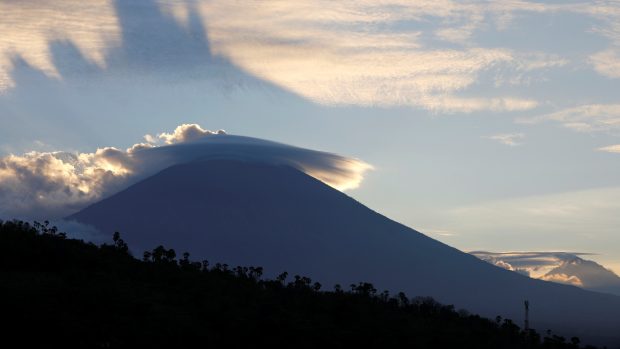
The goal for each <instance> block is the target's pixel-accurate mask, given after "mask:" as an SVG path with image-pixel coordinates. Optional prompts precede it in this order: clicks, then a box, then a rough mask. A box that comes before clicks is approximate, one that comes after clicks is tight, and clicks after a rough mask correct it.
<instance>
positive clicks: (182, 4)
mask: <svg viewBox="0 0 620 349" xmlns="http://www.w3.org/2000/svg"><path fill="white" fill-rule="evenodd" d="M160 6H161V8H162V11H164V12H165V13H168V14H169V15H170V16H171V17H173V18H175V20H177V21H178V22H179V23H180V24H181V25H183V26H187V25H188V23H189V14H190V13H199V14H200V16H201V17H202V19H203V22H204V25H205V27H206V29H207V31H206V33H207V35H208V37H209V41H210V43H211V45H212V48H213V52H214V53H215V54H216V55H220V56H224V57H226V58H228V59H230V60H231V61H232V62H233V63H235V64H236V65H237V66H239V67H241V68H243V69H244V70H246V71H248V72H250V73H251V74H253V75H255V76H258V77H260V78H262V79H265V80H267V81H270V82H273V83H275V84H276V85H278V86H280V87H283V88H285V89H287V90H289V91H292V92H295V93H297V94H299V95H300V96H303V97H305V98H308V99H310V100H313V101H315V102H318V103H322V104H335V105H362V106H415V107H420V108H424V109H427V110H431V111H435V112H447V113H451V112H473V111H480V110H490V111H517V110H528V109H532V108H535V107H536V106H537V105H538V101H536V100H535V99H534V98H528V97H523V96H519V95H514V94H512V93H511V94H505V95H497V96H488V95H478V96H476V95H468V96H462V95H460V92H463V91H465V90H467V89H469V88H471V87H473V86H475V85H477V84H479V83H480V79H481V76H482V75H483V74H486V73H488V72H490V71H504V72H505V73H506V74H509V75H510V74H513V73H514V74H515V75H517V76H518V77H519V78H518V79H517V78H510V77H507V78H506V79H507V81H513V82H514V81H517V80H523V79H525V78H524V77H523V75H527V74H528V72H530V71H532V70H537V69H549V68H552V67H558V66H562V65H564V64H565V63H566V60H565V59H564V58H559V57H557V56H554V55H549V54H544V53H540V52H538V53H536V52H533V53H528V52H523V51H522V50H520V51H514V50H511V49H510V48H502V47H499V48H492V47H484V46H482V45H476V44H475V41H471V40H470V39H471V38H472V35H473V33H474V32H475V31H476V30H479V29H480V28H485V29H488V27H489V25H490V26H500V22H501V25H502V26H504V27H505V26H507V25H508V23H509V22H510V17H511V16H510V15H509V14H511V13H512V12H517V11H519V12H522V11H526V12H527V11H530V12H531V11H533V12H544V11H552V10H555V7H553V6H546V5H542V4H534V3H527V2H512V3H510V4H489V3H487V2H484V3H483V2H468V3H462V2H455V1H435V2H433V1H420V2H418V1H416V2H409V1H400V0H392V1H387V2H381V3H376V2H371V1H344V2H339V3H337V4H336V3H333V2H327V1H299V2H263V3H260V4H257V3H247V2H207V1H200V0H187V1H183V0H181V1H176V2H169V1H160ZM500 18H501V19H500ZM437 19H439V20H437ZM403 23H406V25H401V24H403ZM429 24H430V27H429V28H425V26H426V27H428V26H429ZM393 26H399V29H398V30H393V29H386V28H390V27H393ZM433 32H434V36H435V37H436V38H438V39H439V40H444V41H448V42H453V43H457V44H458V45H459V46H458V47H452V48H440V47H434V46H433V45H429V43H428V40H426V39H422V38H421V37H423V36H427V35H428V34H429V33H433ZM439 46H441V45H439ZM536 55H537V57H534V56H536ZM534 58H535V59H534Z"/></svg>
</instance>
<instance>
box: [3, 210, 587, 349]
mask: <svg viewBox="0 0 620 349" xmlns="http://www.w3.org/2000/svg"><path fill="white" fill-rule="evenodd" d="M0 252H1V253H0V306H1V307H2V309H3V316H4V318H5V319H10V321H8V322H6V323H5V324H4V325H3V328H2V330H3V336H2V340H3V342H5V343H19V344H20V346H22V347H63V348H74V347H75V348H77V347H79V348H94V347H105V348H120V347H134V348H136V347H151V348H160V347H205V346H207V347H208V346H216V347H249V346H253V347H256V346H263V345H268V346H269V347H284V346H286V347H294V348H297V347H298V348H311V347H312V348H313V347H317V346H325V347H343V348H344V347H347V348H348V347H354V346H357V347H368V346H376V347H382V348H405V347H407V348H411V347H415V348H494V349H497V348H577V347H578V345H577V344H578V342H579V340H578V339H577V338H572V339H571V340H566V339H564V338H562V337H559V336H555V335H547V336H546V337H545V338H543V339H541V338H540V335H539V334H537V333H536V332H535V331H530V332H529V333H528V334H527V335H526V334H525V333H524V332H522V331H521V330H520V329H519V327H518V326H516V325H515V324H514V323H513V322H512V321H510V320H502V319H500V318H498V319H496V320H494V321H491V320H487V319H484V318H481V317H479V316H477V315H470V314H469V313H467V312H466V311H459V312H456V311H455V310H454V308H453V307H451V306H445V305H440V304H439V303H437V302H435V301H433V300H432V299H430V298H415V299H410V298H408V297H407V296H406V295H404V294H398V295H395V296H390V295H389V294H387V293H378V292H377V291H376V290H375V289H374V287H373V286H372V285H371V284H368V283H357V284H355V285H351V287H350V290H351V291H345V290H343V289H341V288H336V289H334V290H326V291H323V290H322V288H321V285H320V284H318V283H315V282H313V281H312V280H310V279H308V278H306V277H300V276H287V275H286V274H285V273H283V274H281V275H280V276H279V277H278V278H277V279H275V280H269V279H264V278H262V276H261V275H262V268H260V267H248V268H242V267H236V268H232V267H229V266H226V265H221V264H214V265H213V264H209V263H208V261H206V260H205V261H202V262H192V261H191V260H190V259H189V256H188V255H184V256H183V257H182V258H178V259H177V258H176V253H175V251H174V250H170V249H166V248H164V247H162V246H160V247H157V248H155V249H154V250H152V251H150V252H148V253H145V254H144V258H143V260H142V261H141V260H138V259H135V258H133V257H132V256H131V255H130V254H129V253H128V246H127V244H126V243H125V242H124V241H123V240H122V239H121V238H120V237H119V236H118V235H115V236H114V243H113V244H112V245H106V244H104V245H101V246H96V245H93V244H90V243H85V242H83V241H79V240H72V239H67V238H66V237H65V236H64V234H61V233H59V232H57V231H56V230H55V229H53V228H50V227H48V226H46V225H39V224H35V227H32V226H30V225H28V224H27V223H23V222H17V221H14V222H4V223H2V222H0ZM345 288H346V289H347V290H348V289H349V287H345Z"/></svg>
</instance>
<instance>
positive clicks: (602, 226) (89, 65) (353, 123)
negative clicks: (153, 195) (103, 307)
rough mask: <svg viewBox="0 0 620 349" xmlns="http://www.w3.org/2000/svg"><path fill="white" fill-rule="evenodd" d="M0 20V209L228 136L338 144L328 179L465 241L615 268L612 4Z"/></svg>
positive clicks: (323, 147) (619, 217)
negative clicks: (187, 144) (138, 154)
mask: <svg viewBox="0 0 620 349" xmlns="http://www.w3.org/2000/svg"><path fill="white" fill-rule="evenodd" d="M0 32H1V33H2V35H1V36H0V157H1V158H2V160H0V200H4V202H5V205H3V207H5V208H6V207H7V206H10V205H6V202H11V205H12V203H14V202H16V203H20V204H23V205H26V206H27V205H28V203H29V202H30V201H29V200H30V198H32V197H33V195H34V194H33V193H32V190H31V189H32V188H33V184H32V183H37V185H39V186H40V187H42V188H47V186H49V183H51V182H49V181H44V180H42V179H41V178H45V179H49V178H52V179H53V181H63V183H65V184H66V183H69V184H67V185H68V186H67V187H66V188H65V189H64V190H65V192H70V193H78V194H79V195H82V197H84V198H85V199H84V201H76V202H72V204H75V206H72V207H73V209H78V208H79V206H80V204H83V203H84V202H87V201H88V200H89V198H91V199H92V197H95V196H93V195H94V194H93V193H96V194H97V195H103V194H102V193H104V191H103V189H101V190H99V189H100V188H105V189H106V190H112V189H110V188H117V187H118V186H119V185H121V184H119V182H118V181H116V179H118V178H125V177H123V176H125V174H126V173H124V172H123V171H125V170H127V171H129V170H132V169H133V168H130V167H123V166H124V165H123V166H121V165H122V164H126V162H123V161H126V160H127V159H128V158H130V159H131V158H132V157H133V156H135V155H131V154H132V151H135V150H136V149H138V148H134V145H140V144H142V147H162V146H165V145H167V144H168V145H169V144H171V143H174V139H175V138H174V137H175V136H174V135H175V134H176V132H177V130H179V132H181V131H183V130H188V129H190V130H193V131H194V132H199V133H200V132H202V133H204V134H207V132H208V131H207V130H213V133H217V130H226V131H225V132H226V133H228V134H229V135H243V136H250V137H257V138H263V139H267V140H271V141H275V142H281V143H285V144H290V145H294V146H297V147H302V148H308V149H314V150H318V151H322V152H329V153H332V154H340V155H341V156H342V157H346V158H347V159H349V160H350V161H353V163H355V164H358V165H359V166H360V167H357V168H358V170H355V171H352V172H351V173H353V176H354V177H355V180H356V181H357V182H355V181H354V184H355V185H344V186H340V189H346V191H345V192H346V193H347V194H348V195H350V196H352V197H354V198H355V199H357V200H359V201H360V202H362V203H364V204H365V205H367V206H369V207H370V208H372V209H374V210H376V211H378V212H380V213H382V214H384V215H386V216H388V217H390V218H392V219H394V220H396V221H399V222H401V223H404V224H406V225H408V226H410V227H412V228H414V229H417V230H419V231H421V232H423V233H425V234H427V235H429V236H431V237H433V238H435V239H438V240H440V241H442V242H444V243H447V244H449V245H451V246H454V247H456V248H459V249H461V250H464V251H472V250H482V251H494V252H507V251H551V252H562V251H563V252H571V253H576V254H579V253H588V259H593V260H596V261H598V262H599V263H601V264H603V265H605V266H606V267H609V268H612V269H613V270H615V271H616V272H620V249H619V248H618V246H620V234H618V231H617V230H618V228H619V227H620V93H619V92H618V91H620V2H618V1H546V2H533V1H529V2H527V1H488V2H487V1H458V2H456V1H443V0H433V1H404V0H385V1H366V0H358V1H339V2H332V1H319V0H316V1H301V0H300V1H275V0H274V1H261V2H256V1H206V0H205V1H203V0H177V1H165V0H135V1H131V0H117V1H110V0H93V1H88V2H84V1H78V0H57V1H53V2H51V1H37V0H23V1H10V0H8V1H5V0H0ZM180 125H200V126H199V127H198V126H185V128H182V129H178V127H179V126H180ZM209 132H210V131H209ZM146 135H148V136H147V137H145V136H146ZM166 135H168V136H169V137H171V138H166ZM216 136H217V135H216ZM111 147H113V148H111ZM131 149H133V150H131ZM140 149H141V148H140ZM59 152H60V153H59ZM54 154H55V155H54ZM59 154H60V155H59ZM134 154H135V153H134ZM59 158H60V159H61V160H59ZM63 159H64V160H63ZM68 159H69V160H68ZM119 159H120V160H119ZM345 162H346V161H345ZM69 163H70V164H71V165H70V166H69V165H67V164H69ZM35 165H36V166H35ZM20 166H21V167H20ZM37 166H38V167H37ZM78 167H79V169H78V170H79V171H78V170H76V168H78ZM16 168H19V169H21V170H24V169H25V168H26V169H28V171H30V170H32V169H33V168H34V169H36V171H38V172H36V171H35V172H36V173H35V172H33V171H34V170H32V171H30V172H28V171H26V172H23V171H22V172H18V171H16V170H15V169H16ZM75 171H78V172H79V175H77V176H76V174H75V173H76V172H75ZM89 171H90V172H89ZM362 177H363V180H362ZM85 178H86V179H85ZM53 181H52V182H53ZM54 183H55V182H54ZM63 188H64V187H63ZM98 188H99V189H98ZM18 189H19V190H18ZM29 190H30V192H29ZM16 193H17V194H16ZM55 193H59V192H55ZM80 193H81V194H80ZM89 193H90V194H89ZM91 194H93V195H91ZM16 195H17V196H16ZM19 195H21V199H22V200H21V201H19V200H18V199H19ZM36 195H39V194H36ZM76 195H77V194H76ZM8 198H11V199H8ZM64 198H65V196H60V197H58V196H53V197H48V198H47V201H45V200H43V201H37V206H32V207H31V208H30V209H31V210H35V209H36V210H41V209H42V208H41V205H45V202H53V201H58V200H64ZM41 202H42V204H41ZM39 204H41V205H39ZM0 206H2V205H0ZM0 213H2V212H0ZM4 214H7V213H6V212H4Z"/></svg>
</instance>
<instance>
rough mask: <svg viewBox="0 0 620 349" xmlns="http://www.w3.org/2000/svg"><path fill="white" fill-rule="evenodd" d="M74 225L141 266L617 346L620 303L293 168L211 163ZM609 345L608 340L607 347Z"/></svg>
mask: <svg viewBox="0 0 620 349" xmlns="http://www.w3.org/2000/svg"><path fill="white" fill-rule="evenodd" d="M69 219H73V220H77V221H79V222H81V223H86V224H91V225H93V226H95V227H97V228H98V229H100V230H101V231H103V232H106V233H110V234H111V233H112V232H113V231H115V230H119V231H121V232H122V234H123V236H124V238H125V240H126V241H127V242H128V243H129V245H130V246H132V247H133V248H134V252H135V254H136V255H140V254H141V252H142V251H143V250H147V249H151V248H153V247H154V246H156V245H159V244H164V245H165V246H167V247H172V248H175V249H176V250H177V252H183V251H188V252H190V253H191V254H192V257H193V258H194V259H201V258H208V259H209V260H210V261H212V262H224V263H228V264H230V265H257V266H258V265H259V266H263V267H264V268H265V270H266V271H267V274H271V275H274V274H277V273H280V272H282V271H284V270H286V271H288V272H289V273H292V274H293V273H295V274H303V275H307V276H310V277H311V278H313V279H315V280H318V281H320V282H321V283H323V284H324V285H326V286H330V285H333V284H335V283H339V284H342V285H344V286H345V287H346V285H349V284H351V283H357V282H359V281H369V282H372V283H374V284H375V286H376V287H377V288H378V289H388V290H390V291H392V292H397V291H404V292H406V293H407V294H408V295H410V296H414V295H420V296H432V297H434V298H436V299H438V300H439V301H441V302H444V303H452V304H455V305H456V306H457V307H463V308H467V309H468V310H470V311H474V312H477V313H480V314H482V315H486V316H490V317H494V316H495V315H498V314H499V315H502V316H504V317H510V318H512V319H514V320H515V321H518V322H520V321H521V319H522V316H521V314H522V304H523V300H524V299H529V300H530V303H531V304H532V307H531V308H532V309H531V323H532V327H535V328H538V329H540V330H544V329H546V328H554V329H557V330H566V331H567V332H569V333H571V334H573V335H578V336H580V337H582V338H586V339H601V340H604V341H605V342H606V343H610V341H613V342H614V343H620V340H618V339H617V338H614V339H612V338H611V337H615V336H617V334H616V330H617V328H619V327H620V320H619V319H620V298H619V297H615V296H611V295H604V294H598V293H593V292H588V291H585V290H581V289H579V288H576V287H571V286H565V285H559V284H554V283H549V282H544V281H540V280H533V279H530V278H527V277H525V276H522V275H519V274H516V273H513V272H509V271H506V270H502V269H500V268H498V267H495V266H492V265H490V264H488V263H486V262H483V261H481V260H479V259H477V258H476V257H474V256H471V255H469V254H466V253H463V252H460V251H458V250H456V249H454V248H451V247H449V246H447V245H444V244H442V243H440V242H438V241H435V240H433V239H430V238H428V237H426V236H425V235H423V234H420V233H419V232H417V231H415V230H412V229H410V228H408V227H406V226H403V225H401V224H399V223H396V222H394V221H392V220H389V219H388V218H386V217H384V216H382V215H380V214H378V213H376V212H374V211H372V210H370V209H368V208H366V207H365V206H363V205H362V204H360V203H358V202H356V201H355V200H353V199H351V198H350V197H348V196H346V195H345V194H343V193H341V192H339V191H337V190H334V189H333V188H331V187H329V186H327V185H325V184H323V183H322V182H320V181H318V180H316V179H314V178H312V177H310V176H308V175H306V174H304V173H302V172H300V171H298V170H296V169H293V168H291V167H287V166H276V165H267V164H259V163H252V162H243V161H235V160H209V161H201V162H192V163H188V164H183V165H177V166H173V167H170V168H168V169H166V170H164V171H162V172H160V173H159V174H157V175H155V176H152V177H150V178H148V179H146V180H144V181H142V182H139V183H137V184H135V185H133V186H131V187H129V188H128V189H126V190H124V191H122V192H120V193H118V194H116V195H114V196H112V197H110V198H108V199H105V200H102V201H101V202H99V203H97V204H94V205H92V206H90V207H88V208H86V209H84V210H82V211H80V212H78V213H76V214H74V215H73V216H71V217H69ZM602 338H604V339H602Z"/></svg>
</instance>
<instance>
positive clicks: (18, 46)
mask: <svg viewBox="0 0 620 349" xmlns="http://www.w3.org/2000/svg"><path fill="white" fill-rule="evenodd" d="M0 33H2V35H0V93H1V92H2V91H3V90H7V89H8V88H11V87H13V86H14V84H15V82H14V81H13V79H12V77H11V72H12V70H13V69H14V65H15V61H16V60H18V59H21V60H23V61H25V62H26V63H27V64H28V65H30V66H31V67H33V68H35V69H37V70H39V71H41V72H43V73H44V74H45V75H47V76H48V77H51V78H55V79H60V78H62V77H61V75H60V73H59V71H58V69H57V67H56V65H55V64H54V62H53V59H52V53H51V45H52V43H55V42H56V43H58V42H69V43H71V44H73V45H75V47H76V48H77V50H78V51H79V52H80V54H81V55H82V56H83V57H84V58H85V59H86V60H87V61H88V62H91V63H93V64H95V65H97V66H99V67H105V66H106V53H107V51H108V50H109V48H110V47H113V46H116V45H118V44H119V43H120V39H121V35H120V34H121V29H120V26H119V21H118V18H117V15H116V11H115V10H114V5H113V3H112V2H111V1H110V0H93V1H88V2H83V1H75V0H55V1H33V0H25V1H2V2H0Z"/></svg>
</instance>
